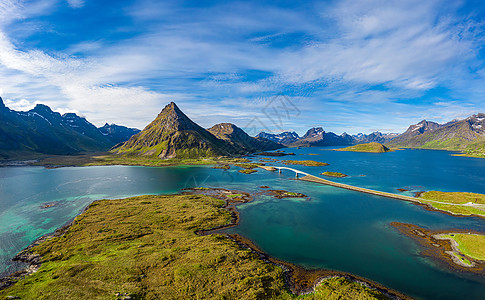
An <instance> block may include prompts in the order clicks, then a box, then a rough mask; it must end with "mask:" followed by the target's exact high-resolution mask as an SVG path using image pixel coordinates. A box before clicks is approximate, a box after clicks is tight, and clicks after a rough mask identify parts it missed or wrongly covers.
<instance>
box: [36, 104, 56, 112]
mask: <svg viewBox="0 0 485 300" xmlns="http://www.w3.org/2000/svg"><path fill="white" fill-rule="evenodd" d="M32 111H34V112H37V113H41V112H47V113H52V109H51V108H50V107H49V106H47V105H44V104H37V105H36V106H35V107H34V109H32Z"/></svg>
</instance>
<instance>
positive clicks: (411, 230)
mask: <svg viewBox="0 0 485 300" xmlns="http://www.w3.org/2000/svg"><path fill="white" fill-rule="evenodd" d="M390 225H391V226H393V227H394V228H396V229H397V230H399V231H400V232H401V233H403V234H404V235H406V236H409V237H411V238H412V239H414V240H416V241H417V242H418V243H420V244H421V245H423V246H424V247H425V248H427V250H425V252H426V255H427V256H431V257H434V258H435V259H438V260H440V261H442V262H445V263H446V264H447V265H448V267H449V268H452V269H458V270H461V271H467V272H473V273H478V274H483V272H484V270H485V235H484V234H482V233H479V232H471V231H468V230H463V229H456V230H449V231H434V230H428V229H424V228H421V227H419V226H417V225H414V224H406V223H400V222H392V223H391V224H390Z"/></svg>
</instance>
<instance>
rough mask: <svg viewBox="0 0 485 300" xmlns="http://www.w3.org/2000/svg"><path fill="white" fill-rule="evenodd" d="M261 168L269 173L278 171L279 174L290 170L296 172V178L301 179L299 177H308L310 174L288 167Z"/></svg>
mask: <svg viewBox="0 0 485 300" xmlns="http://www.w3.org/2000/svg"><path fill="white" fill-rule="evenodd" d="M259 167H260V168H262V169H265V170H267V171H276V170H278V173H281V170H290V171H293V172H295V175H296V178H299V175H300V174H301V175H303V176H308V175H310V174H308V173H306V172H303V171H300V170H297V169H293V168H288V167H276V166H259Z"/></svg>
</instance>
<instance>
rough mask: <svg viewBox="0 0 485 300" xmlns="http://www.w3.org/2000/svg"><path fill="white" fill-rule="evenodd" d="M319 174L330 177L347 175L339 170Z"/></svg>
mask: <svg viewBox="0 0 485 300" xmlns="http://www.w3.org/2000/svg"><path fill="white" fill-rule="evenodd" d="M320 175H325V176H330V177H347V176H348V175H346V174H344V173H340V172H323V173H321V174H320Z"/></svg>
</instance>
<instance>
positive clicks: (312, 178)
mask: <svg viewBox="0 0 485 300" xmlns="http://www.w3.org/2000/svg"><path fill="white" fill-rule="evenodd" d="M260 168H262V169H265V170H268V171H276V170H278V171H279V172H280V173H281V170H290V171H293V172H295V173H296V178H298V179H299V180H304V181H309V182H316V183H321V184H326V185H330V186H334V187H338V188H342V189H347V190H351V191H357V192H361V193H366V194H372V195H377V196H382V197H387V198H393V199H398V200H404V201H411V202H416V203H421V204H422V202H421V201H419V200H417V199H416V198H414V197H409V196H404V195H398V194H393V193H388V192H381V191H376V190H371V189H366V188H361V187H357V186H353V185H348V184H344V183H338V182H334V181H330V180H326V179H323V178H320V177H317V176H314V175H311V174H308V173H306V172H303V171H300V170H297V169H293V168H288V167H276V166H260ZM299 174H301V175H304V176H303V177H301V178H299Z"/></svg>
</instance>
